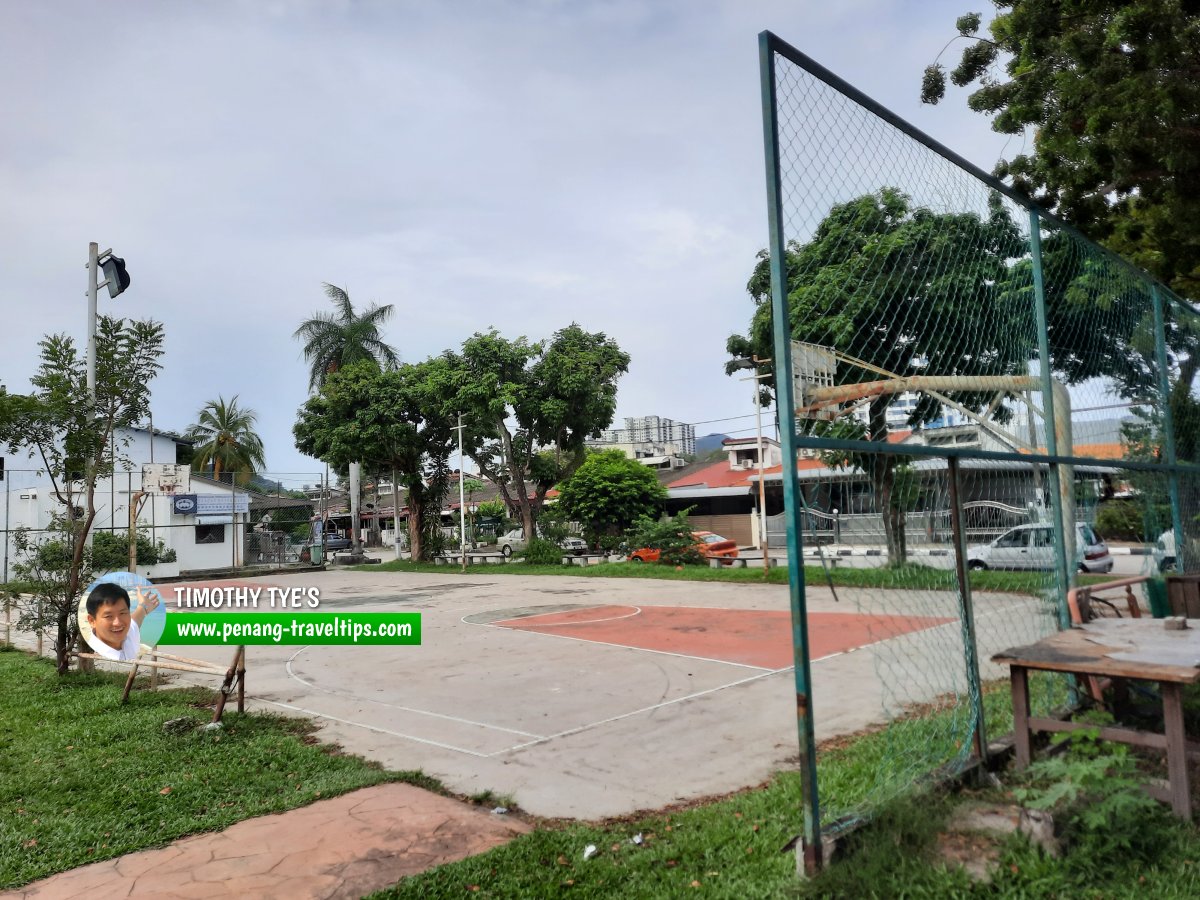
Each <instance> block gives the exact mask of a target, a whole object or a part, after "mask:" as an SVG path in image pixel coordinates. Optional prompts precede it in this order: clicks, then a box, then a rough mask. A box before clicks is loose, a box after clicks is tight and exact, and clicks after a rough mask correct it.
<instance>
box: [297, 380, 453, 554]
mask: <svg viewBox="0 0 1200 900" xmlns="http://www.w3.org/2000/svg"><path fill="white" fill-rule="evenodd" d="M436 367H437V364H436V361H434V362H425V363H420V364H417V365H404V366H401V367H399V368H398V369H395V370H391V371H380V370H379V369H377V368H375V367H374V366H372V365H370V364H363V363H358V364H355V365H352V366H348V367H346V368H344V369H341V370H339V371H337V372H334V373H332V374H331V375H330V376H329V377H328V378H326V380H325V383H324V386H323V387H322V389H321V393H319V394H317V395H315V396H313V397H311V398H309V400H308V401H307V402H306V403H305V404H304V406H302V407H301V408H300V412H299V414H298V417H297V420H296V424H295V426H294V428H293V433H294V435H295V438H296V448H297V449H298V450H299V451H300V452H301V453H307V454H309V455H311V456H315V457H317V458H318V459H323V460H326V461H327V462H329V464H330V465H332V466H336V467H345V466H347V465H349V464H350V463H351V462H355V461H362V462H363V464H364V465H365V466H367V467H368V468H374V469H376V470H378V471H381V472H385V471H389V470H390V471H391V472H392V473H393V480H392V483H393V484H395V485H399V486H401V487H403V488H405V489H406V492H407V496H406V502H407V504H408V510H409V516H408V540H409V548H410V550H411V552H412V556H413V559H427V558H428V556H429V553H430V551H431V550H432V549H433V548H434V546H435V545H436V538H435V535H436V534H440V532H439V531H438V527H439V525H440V523H441V509H442V500H443V498H444V497H445V495H446V490H447V487H448V484H449V475H450V469H449V466H448V464H447V462H448V460H449V457H450V453H451V449H452V445H453V432H452V431H451V428H450V425H451V422H450V419H449V418H447V417H446V416H443V415H442V414H441V404H442V401H443V398H442V397H441V395H440V394H439V393H438V384H437V382H435V381H434V380H433V379H432V378H431V377H430V376H431V372H432V371H433V370H434V369H435V368H436Z"/></svg>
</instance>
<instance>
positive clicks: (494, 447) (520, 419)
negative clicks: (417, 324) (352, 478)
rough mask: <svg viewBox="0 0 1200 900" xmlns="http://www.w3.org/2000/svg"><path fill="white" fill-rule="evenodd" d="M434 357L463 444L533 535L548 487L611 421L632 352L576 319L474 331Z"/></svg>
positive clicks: (448, 412)
mask: <svg viewBox="0 0 1200 900" xmlns="http://www.w3.org/2000/svg"><path fill="white" fill-rule="evenodd" d="M438 363H439V366H440V368H439V370H438V373H437V376H436V377H437V379H438V380H439V381H440V383H441V385H442V386H443V389H444V391H445V396H446V398H447V399H446V401H445V404H444V406H443V411H444V414H445V415H447V416H449V415H452V414H454V413H458V412H461V413H462V414H463V424H464V425H465V426H466V427H465V428H464V437H463V441H464V445H465V446H466V449H467V452H468V453H470V455H471V458H472V459H473V460H474V461H475V464H476V465H477V466H478V467H479V471H480V472H481V473H482V474H483V475H485V476H486V477H487V478H488V479H489V480H490V481H491V482H493V483H494V484H496V485H499V487H500V492H501V496H502V497H503V498H504V502H505V504H506V505H507V506H508V508H509V509H512V510H514V511H516V512H517V513H518V514H519V516H520V519H521V526H522V527H523V528H524V529H525V533H526V534H533V533H534V532H535V527H536V520H537V517H538V514H539V513H540V512H541V508H542V504H543V502H544V501H545V497H546V493H547V492H548V491H549V490H550V488H552V487H553V486H554V485H555V484H558V483H559V482H560V481H563V480H564V479H566V478H568V477H570V475H571V474H572V473H573V472H574V471H575V470H576V469H577V468H578V467H579V466H580V465H581V464H582V462H583V459H584V453H585V451H584V441H585V440H586V439H587V438H589V437H595V436H598V435H599V433H600V432H601V431H602V430H603V429H605V428H607V427H608V426H609V425H610V424H612V419H613V415H614V414H615V412H616V403H617V379H618V378H620V376H621V375H623V374H624V373H625V372H626V371H627V370H628V369H629V355H628V354H627V353H625V352H624V351H622V350H621V348H620V347H618V346H617V343H616V341H613V340H612V339H610V338H608V337H606V336H605V335H604V334H603V333H601V332H595V333H592V332H587V331H584V330H583V329H582V328H580V327H579V326H578V325H574V324H572V325H569V326H568V327H566V328H563V329H561V330H560V331H557V332H555V334H554V336H553V337H552V338H551V339H550V340H549V341H540V342H536V343H531V342H530V341H529V340H528V339H526V338H525V337H520V338H517V339H516V340H509V339H508V338H505V337H502V336H501V335H500V334H499V333H498V332H497V331H495V330H494V329H493V330H491V331H489V332H488V333H486V334H478V333H477V334H475V335H474V336H472V337H470V338H468V339H467V340H466V341H465V342H464V343H463V346H462V350H461V351H460V352H458V353H453V352H447V353H445V354H443V356H442V357H441V358H440V359H439V361H438ZM543 448H548V449H543Z"/></svg>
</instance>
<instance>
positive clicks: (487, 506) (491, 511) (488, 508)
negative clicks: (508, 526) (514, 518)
mask: <svg viewBox="0 0 1200 900" xmlns="http://www.w3.org/2000/svg"><path fill="white" fill-rule="evenodd" d="M475 515H476V516H478V517H479V518H481V519H500V520H501V521H503V520H504V519H506V518H507V517H508V507H507V506H505V505H504V501H503V500H484V501H483V502H482V503H480V504H478V505H477V506H476V507H475Z"/></svg>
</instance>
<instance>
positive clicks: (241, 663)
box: [237, 646, 246, 713]
mask: <svg viewBox="0 0 1200 900" xmlns="http://www.w3.org/2000/svg"><path fill="white" fill-rule="evenodd" d="M237 686H238V712H240V713H244V712H245V711H246V648H245V647H244V646H243V647H242V648H241V652H240V653H239V654H238V670H237Z"/></svg>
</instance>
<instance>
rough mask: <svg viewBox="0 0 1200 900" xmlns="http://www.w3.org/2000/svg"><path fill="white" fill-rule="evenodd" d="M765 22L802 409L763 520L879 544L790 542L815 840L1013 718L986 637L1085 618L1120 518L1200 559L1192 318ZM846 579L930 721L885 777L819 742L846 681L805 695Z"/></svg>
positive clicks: (772, 268)
mask: <svg viewBox="0 0 1200 900" xmlns="http://www.w3.org/2000/svg"><path fill="white" fill-rule="evenodd" d="M760 46H761V50H762V56H761V61H762V78H763V110H764V135H765V139H766V149H767V166H768V185H769V198H768V199H769V213H770V225H771V247H770V258H769V260H765V261H764V262H763V265H762V273H763V275H762V280H763V282H764V283H765V281H766V274H767V272H768V271H769V281H770V286H769V291H768V290H767V289H766V288H765V287H764V289H763V290H762V292H761V295H760V296H761V298H762V299H761V302H760V304H759V307H758V309H757V312H756V316H755V319H754V323H753V326H752V329H751V334H750V336H749V337H750V340H751V342H752V343H753V344H754V346H755V350H756V353H758V354H761V356H763V357H766V356H771V357H773V359H774V363H773V368H774V371H775V372H776V373H777V375H779V376H782V375H784V374H785V373H786V375H787V376H788V377H777V378H776V388H777V398H778V401H779V408H780V409H781V410H785V411H786V410H789V409H790V410H794V411H795V415H794V417H792V416H788V415H787V414H786V412H785V413H784V415H783V418H782V421H781V431H780V433H781V444H782V449H783V458H784V471H783V474H782V482H783V485H782V486H783V493H784V499H785V504H786V507H787V513H786V514H785V515H784V516H783V517H780V518H779V519H777V520H776V521H775V522H774V523H773V525H772V526H771V530H773V531H775V532H776V533H775V534H772V535H771V536H770V540H771V543H772V544H773V545H774V544H776V541H779V542H780V543H782V542H783V541H784V539H785V533H786V541H787V543H788V546H789V551H790V554H791V556H792V558H793V559H799V558H802V557H803V558H805V559H806V560H808V561H810V562H811V561H812V560H813V559H814V557H815V558H816V561H817V562H818V563H819V564H822V565H824V566H826V567H829V566H830V565H831V564H837V565H843V566H844V565H848V564H853V560H854V559H855V556H854V551H851V550H846V549H844V548H847V547H849V546H854V547H859V548H861V547H864V546H865V547H868V548H874V550H873V552H874V553H875V554H877V555H878V556H886V563H885V564H884V565H882V567H881V568H880V569H879V572H880V576H879V578H880V579H881V580H882V581H883V587H882V588H878V587H873V588H872V589H871V590H854V589H846V588H843V589H835V588H834V587H833V585H832V582H831V583H830V584H829V585H825V584H822V583H820V582H810V583H808V584H806V583H805V579H804V576H803V574H802V572H801V570H800V567H798V566H793V567H792V568H791V572H792V602H793V614H794V618H795V628H794V631H795V639H796V645H797V646H796V661H797V667H796V691H797V705H798V707H797V708H798V710H799V716H798V718H799V727H800V746H801V763H802V769H803V770H804V772H805V779H806V781H805V783H806V789H807V796H806V815H807V819H808V821H806V835H807V836H808V838H809V839H810V840H811V839H812V838H813V837H814V835H815V834H817V833H818V831H819V826H820V822H821V821H824V822H826V823H829V822H831V821H833V820H837V819H840V818H842V817H845V816H848V815H853V814H856V813H857V812H860V811H861V810H863V809H864V808H869V807H871V806H873V805H875V804H878V803H879V802H882V801H884V800H886V799H888V798H889V797H891V796H893V795H895V794H896V793H897V792H899V791H903V790H905V789H906V788H908V787H909V786H911V785H912V784H914V783H916V782H918V781H920V780H921V779H922V778H923V777H925V776H926V775H927V774H928V773H930V772H932V771H934V770H947V769H949V770H953V769H954V768H955V767H959V766H961V765H962V764H963V763H964V762H965V761H966V759H967V758H968V756H969V755H970V754H971V753H972V752H973V751H974V752H977V751H978V750H979V749H980V745H979V742H980V741H981V739H982V738H983V737H984V736H985V735H986V734H987V729H989V728H991V727H993V725H995V726H997V727H999V726H1002V725H1003V724H1004V723H1003V722H1000V721H998V722H996V723H988V722H986V721H985V718H986V717H985V715H984V710H985V706H986V703H985V697H984V694H985V693H986V683H987V682H988V681H989V680H990V679H994V678H998V677H1001V676H1002V675H1003V674H1004V672H1003V671H1001V670H1000V669H999V668H998V667H996V666H995V665H994V664H992V663H991V662H990V661H989V660H990V656H991V655H992V654H993V653H995V652H997V651H999V650H1002V649H1005V648H1008V647H1013V646H1019V645H1022V644H1029V643H1032V642H1035V641H1036V640H1038V639H1039V638H1041V637H1044V636H1046V635H1049V634H1050V633H1052V632H1053V631H1055V630H1056V629H1058V628H1061V627H1063V626H1064V625H1065V624H1067V623H1068V621H1069V620H1068V618H1067V605H1066V594H1067V591H1068V590H1069V588H1070V587H1071V586H1072V584H1073V582H1074V581H1075V580H1076V579H1077V577H1078V574H1079V573H1081V572H1095V573H1103V572H1107V571H1109V570H1110V569H1111V566H1112V559H1113V557H1112V552H1111V551H1112V549H1113V548H1112V547H1110V546H1109V545H1108V542H1106V541H1105V540H1103V536H1104V534H1105V532H1107V534H1108V536H1109V537H1110V538H1112V539H1115V538H1120V540H1122V541H1124V542H1126V546H1125V547H1123V548H1121V549H1129V550H1134V549H1137V550H1140V551H1142V552H1143V553H1144V555H1142V554H1139V557H1138V559H1139V562H1141V564H1142V568H1143V569H1144V570H1145V571H1146V572H1149V573H1153V572H1156V571H1157V570H1158V568H1159V567H1167V566H1176V567H1178V568H1179V569H1180V570H1181V571H1182V570H1184V569H1187V570H1189V571H1190V570H1191V569H1192V568H1193V567H1194V566H1195V565H1196V564H1197V563H1200V552H1198V551H1200V545H1198V544H1197V537H1198V536H1200V527H1198V526H1197V522H1196V519H1197V513H1200V494H1197V488H1198V487H1200V477H1197V475H1196V471H1197V470H1196V469H1195V468H1193V467H1191V464H1192V463H1195V462H1197V461H1198V455H1200V403H1198V401H1197V399H1196V398H1195V397H1194V396H1193V393H1192V382H1193V380H1194V377H1195V375H1196V370H1197V368H1198V367H1200V320H1198V318H1197V313H1196V311H1195V310H1194V309H1193V308H1192V306H1191V305H1190V304H1188V303H1187V302H1185V301H1184V300H1182V299H1181V298H1179V297H1177V296H1175V295H1174V294H1172V292H1171V291H1169V290H1168V289H1167V288H1165V287H1164V286H1163V285H1161V284H1158V283H1156V282H1155V281H1154V280H1152V279H1151V278H1149V277H1148V276H1146V275H1145V274H1144V273H1142V272H1140V271H1138V270H1136V269H1134V268H1133V267H1132V266H1130V265H1128V264H1127V263H1125V262H1124V261H1123V260H1121V259H1120V258H1118V257H1116V256H1114V255H1113V254H1111V253H1109V252H1108V251H1106V250H1104V249H1103V248H1101V247H1099V246H1098V245H1096V244H1094V243H1092V242H1090V241H1088V240H1087V239H1086V238H1084V237H1083V236H1082V235H1080V234H1079V233H1078V232H1076V231H1075V230H1073V229H1072V228H1071V227H1070V226H1068V225H1066V224H1064V223H1062V222H1060V221H1058V220H1056V219H1054V218H1053V217H1052V216H1050V215H1048V214H1046V213H1045V212H1044V211H1041V210H1039V209H1037V208H1036V207H1034V206H1032V205H1031V204H1030V203H1028V202H1027V201H1026V200H1025V199H1023V198H1022V197H1020V196H1019V195H1017V194H1016V193H1015V192H1014V191H1012V190H1011V189H1010V188H1009V187H1007V186H1006V185H1004V184H1003V183H1001V182H999V181H998V180H997V179H995V178H993V177H991V176H989V175H987V174H985V173H983V172H982V171H980V170H978V169H977V168H975V167H973V166H971V165H970V164H969V163H967V162H966V161H965V160H963V159H962V158H961V157H959V156H957V155H956V154H954V153H953V152H951V151H950V150H948V149H946V148H944V147H942V146H941V145H939V144H937V143H936V142H935V141H933V140H932V139H930V138H928V137H927V136H925V135H924V134H922V133H921V132H919V131H917V130H916V129H915V128H913V127H912V126H911V125H909V124H907V123H906V122H904V121H902V120H901V119H899V118H898V117H896V116H895V115H894V114H892V113H891V112H890V111H888V110H886V109H885V108H883V107H881V106H880V105H878V104H876V103H874V102H873V101H872V100H870V99H869V98H867V97H865V96H864V95H862V94H861V93H860V92H858V91H856V90H855V89H853V88H852V87H850V86H849V85H847V84H846V83H845V82H843V81H842V80H841V79H839V78H837V76H835V75H833V74H832V73H830V72H829V71H827V70H825V69H823V68H822V67H820V66H819V65H817V64H816V63H814V62H813V61H812V60H810V59H808V58H807V57H806V56H804V55H803V54H801V53H799V52H798V51H796V50H795V49H794V48H792V47H789V46H788V45H786V44H784V43H783V42H782V41H779V40H778V39H777V38H775V37H774V36H773V35H770V34H767V33H764V35H763V36H762V42H761V45H760ZM1098 521H1099V523H1100V526H1102V527H1100V526H1098V525H1097V522H1098ZM785 525H786V532H785V529H784V528H783V527H781V526H785ZM878 562H882V560H880V561H878ZM968 573H971V574H968ZM830 594H833V595H836V599H837V600H839V601H842V602H846V601H849V604H850V605H851V606H852V608H853V610H855V611H858V612H860V613H864V614H870V615H871V616H872V617H873V619H872V621H873V622H875V623H876V624H875V625H874V626H873V627H874V628H875V629H876V630H877V631H878V639H877V640H878V642H877V643H874V644H872V645H871V646H870V648H869V650H868V651H867V652H869V653H870V655H871V656H872V659H873V662H874V666H875V671H876V675H877V679H878V683H879V691H878V694H879V698H880V702H881V705H882V709H883V712H884V714H885V715H886V716H887V717H889V718H891V719H900V718H903V717H904V716H905V715H906V714H908V713H912V712H913V711H920V713H921V716H920V718H921V719H922V721H923V726H922V728H921V730H920V732H919V738H914V736H913V734H911V733H908V732H907V731H906V730H905V729H904V728H902V727H897V728H894V729H889V736H892V735H894V737H895V740H894V741H889V744H890V751H889V753H888V755H887V757H886V758H884V759H881V760H880V762H879V769H878V777H877V780H876V785H875V788H874V789H873V791H872V793H871V795H870V796H851V795H849V794H847V793H845V792H839V790H838V786H825V785H819V783H818V776H817V774H816V772H817V768H816V766H815V765H813V761H814V753H813V747H814V742H813V735H814V726H813V717H814V715H815V716H817V717H819V716H820V715H821V711H822V708H823V707H824V706H825V705H826V704H832V703H836V697H835V696H831V695H829V694H827V695H822V694H821V693H819V692H818V693H817V694H816V695H815V696H813V694H812V687H811V686H812V671H811V659H810V653H809V647H808V645H807V624H806V617H807V615H808V611H809V609H810V608H811V607H812V605H813V604H814V603H820V602H821V601H822V599H823V598H824V597H826V596H828V595H830ZM906 623H907V624H906ZM1065 685H1066V682H1065V681H1061V680H1060V681H1054V680H1052V679H1049V678H1047V679H1046V680H1045V682H1044V684H1043V685H1042V686H1041V689H1040V693H1039V695H1038V696H1037V697H1036V698H1035V702H1036V704H1037V705H1038V706H1040V707H1041V708H1042V709H1046V708H1047V707H1049V706H1053V705H1055V704H1058V703H1061V702H1063V701H1065V700H1066V699H1067V692H1066V687H1065ZM835 691H836V689H832V690H831V693H833V692H835ZM818 787H821V788H822V790H820V791H818ZM818 798H819V802H818Z"/></svg>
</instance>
